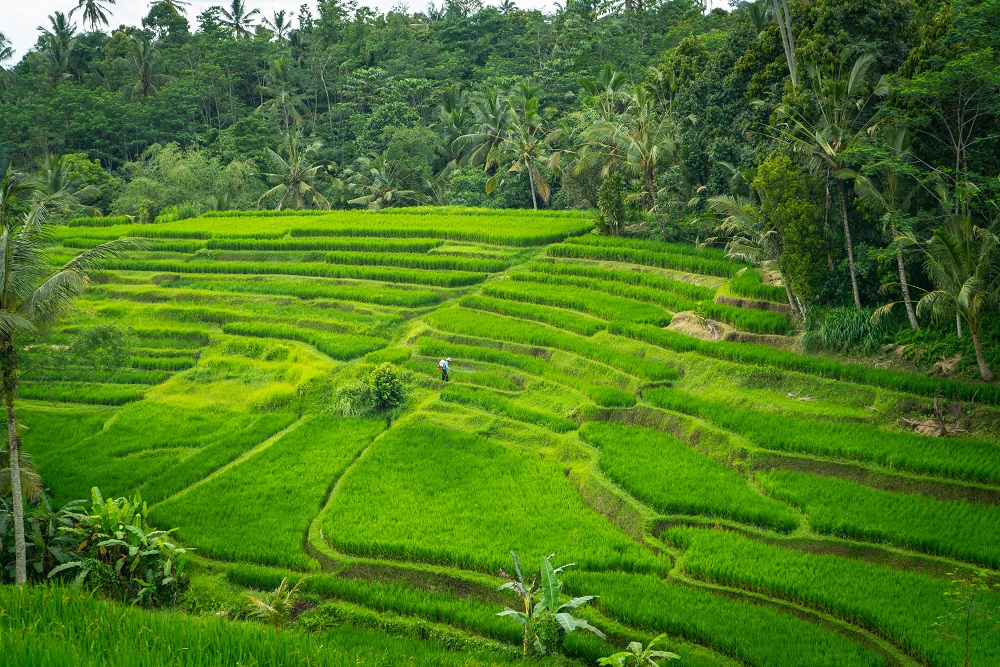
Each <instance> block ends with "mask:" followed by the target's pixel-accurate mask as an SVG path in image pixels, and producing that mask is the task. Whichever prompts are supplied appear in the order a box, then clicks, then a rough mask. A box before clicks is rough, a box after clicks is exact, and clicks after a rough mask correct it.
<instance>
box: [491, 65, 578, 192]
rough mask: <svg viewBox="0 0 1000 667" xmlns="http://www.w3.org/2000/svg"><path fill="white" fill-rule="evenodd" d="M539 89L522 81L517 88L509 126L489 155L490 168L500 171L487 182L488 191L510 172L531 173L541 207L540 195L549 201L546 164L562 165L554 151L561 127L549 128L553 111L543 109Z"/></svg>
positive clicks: (531, 183)
mask: <svg viewBox="0 0 1000 667" xmlns="http://www.w3.org/2000/svg"><path fill="white" fill-rule="evenodd" d="M539 107H540V103H539V99H538V89H537V88H533V87H531V86H528V85H527V84H525V83H523V82H521V83H518V84H517V85H516V86H515V88H514V94H513V96H512V104H511V114H510V117H509V118H510V120H509V122H508V124H507V127H506V128H504V130H503V132H502V133H501V134H500V136H499V140H498V141H497V142H496V143H495V145H494V146H493V148H491V149H490V152H489V153H488V154H487V156H486V169H487V170H489V169H491V168H493V167H496V172H495V173H494V174H493V175H492V176H491V177H490V178H489V179H488V180H487V181H486V194H491V193H492V192H493V190H495V189H496V188H497V187H499V186H500V185H502V184H503V182H504V179H505V178H506V176H507V174H520V173H524V172H526V173H527V174H528V186H529V187H530V188H531V204H532V206H533V207H534V209H535V210H536V211H537V210H538V196H541V198H542V199H543V200H544V201H546V202H548V201H549V193H550V191H551V188H550V187H549V182H548V179H546V178H545V173H544V172H543V171H542V167H543V166H544V167H547V168H548V169H550V170H551V171H556V170H557V169H558V166H559V152H558V151H552V150H551V146H552V142H553V141H555V140H556V139H557V138H558V137H559V136H560V135H561V132H562V131H561V130H560V129H559V128H556V129H554V130H548V129H547V127H546V126H547V118H548V117H550V116H551V113H550V112H547V111H543V110H540V108H539Z"/></svg>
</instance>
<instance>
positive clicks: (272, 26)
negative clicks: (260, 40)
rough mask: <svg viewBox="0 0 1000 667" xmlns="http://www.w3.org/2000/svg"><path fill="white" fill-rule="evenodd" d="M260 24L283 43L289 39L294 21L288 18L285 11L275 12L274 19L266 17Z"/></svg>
mask: <svg viewBox="0 0 1000 667" xmlns="http://www.w3.org/2000/svg"><path fill="white" fill-rule="evenodd" d="M260 24H261V25H262V26H264V27H265V28H267V29H268V30H270V31H271V32H273V33H274V38H275V39H276V40H278V41H279V42H283V41H285V40H286V39H287V38H288V31H289V30H291V29H292V20H291V19H290V18H286V16H285V10H284V9H282V10H281V11H277V12H274V18H273V19H269V18H267V17H264V19H263V20H261V22H260Z"/></svg>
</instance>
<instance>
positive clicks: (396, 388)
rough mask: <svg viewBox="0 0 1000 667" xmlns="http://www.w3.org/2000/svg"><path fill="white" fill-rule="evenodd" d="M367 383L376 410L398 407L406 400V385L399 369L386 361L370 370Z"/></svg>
mask: <svg viewBox="0 0 1000 667" xmlns="http://www.w3.org/2000/svg"><path fill="white" fill-rule="evenodd" d="M368 384H370V385H371V388H372V394H373V395H374V397H375V408H376V409H378V410H386V409H390V408H395V407H399V406H400V405H402V404H403V402H404V401H405V400H406V385H405V384H404V382H403V378H402V376H401V375H400V373H399V369H398V368H396V367H395V366H394V365H393V364H391V363H389V362H388V361H387V362H385V363H383V364H380V365H379V366H378V367H377V368H376V369H375V370H373V371H372V372H371V375H369V376H368Z"/></svg>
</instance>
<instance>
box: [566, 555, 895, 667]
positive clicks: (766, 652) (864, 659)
mask: <svg viewBox="0 0 1000 667" xmlns="http://www.w3.org/2000/svg"><path fill="white" fill-rule="evenodd" d="M566 582H567V584H568V585H569V587H570V592H571V593H572V594H574V595H579V594H582V593H583V592H586V593H588V594H595V595H600V599H599V600H598V606H599V607H600V608H601V610H602V611H604V612H605V613H607V614H608V615H610V616H613V617H615V618H617V619H619V620H621V621H622V622H624V623H626V624H628V625H631V626H634V627H640V628H645V629H648V630H652V631H654V632H667V633H669V634H670V635H671V636H681V637H684V638H686V639H689V640H691V641H694V642H698V643H700V644H703V645H705V646H709V647H711V648H713V649H715V650H717V651H719V652H721V653H724V654H725V655H728V656H731V657H733V658H736V659H737V660H739V661H740V662H742V663H744V664H748V665H755V666H759V667H782V666H784V665H801V666H802V667H812V666H815V667H828V666H829V665H858V666H871V667H874V666H876V665H878V666H881V665H884V664H885V661H884V659H883V658H882V656H880V655H878V654H877V653H874V652H873V651H871V650H869V649H866V648H865V647H863V646H862V645H860V644H859V643H857V642H854V641H852V640H850V639H848V638H847V637H845V636H844V635H842V634H840V633H838V632H837V631H835V630H831V629H827V628H824V627H821V626H819V625H816V624H814V623H810V622H808V621H806V620H804V619H801V618H798V617H796V616H794V615H793V614H791V613H788V612H784V611H781V610H779V609H775V608H773V607H769V606H767V605H764V604H757V603H753V602H750V601H744V600H739V599H731V598H729V597H726V596H724V595H720V594H717V593H713V592H710V591H707V590H703V589H700V588H697V587H691V586H686V585H683V584H679V583H676V582H672V581H669V580H667V581H665V580H663V579H660V578H659V577H656V576H654V575H649V574H619V573H591V572H573V571H570V572H568V573H567V575H566Z"/></svg>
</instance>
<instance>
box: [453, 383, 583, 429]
mask: <svg viewBox="0 0 1000 667" xmlns="http://www.w3.org/2000/svg"><path fill="white" fill-rule="evenodd" d="M441 400H442V401H445V402H447V403H460V404H462V405H468V406H471V407H474V408H479V409H480V410H485V411H486V412H492V413H493V414H496V415H500V416H501V417H508V418H510V419H514V420H516V421H522V422H528V423H530V424H537V425H539V426H542V427H544V428H547V429H550V430H552V431H555V432H556V433H565V432H567V431H572V430H574V429H575V428H576V422H575V421H573V420H572V419H566V418H565V417H558V416H556V415H552V414H549V413H546V412H542V411H541V410H533V409H531V408H528V407H525V406H523V405H520V404H519V403H517V402H516V401H513V400H511V399H509V398H504V397H502V396H497V395H496V394H493V393H491V392H488V391H484V390H477V389H470V388H466V387H448V388H446V389H445V390H444V391H442V392H441Z"/></svg>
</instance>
